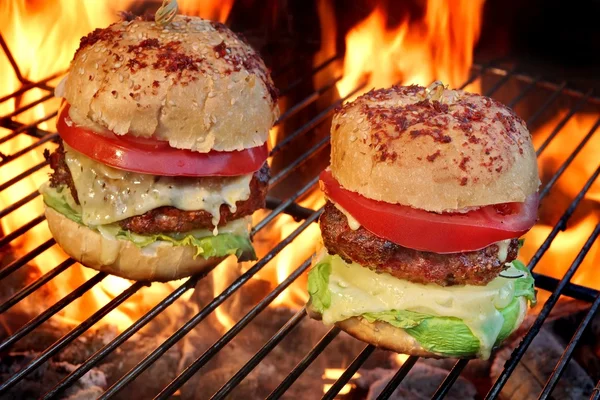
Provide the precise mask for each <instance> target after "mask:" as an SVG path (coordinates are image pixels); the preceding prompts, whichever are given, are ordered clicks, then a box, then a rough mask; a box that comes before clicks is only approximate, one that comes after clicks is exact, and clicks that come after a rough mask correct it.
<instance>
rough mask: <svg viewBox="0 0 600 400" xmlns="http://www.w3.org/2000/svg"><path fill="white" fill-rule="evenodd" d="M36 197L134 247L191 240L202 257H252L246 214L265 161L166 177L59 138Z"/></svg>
mask: <svg viewBox="0 0 600 400" xmlns="http://www.w3.org/2000/svg"><path fill="white" fill-rule="evenodd" d="M49 159H50V164H51V167H52V168H53V169H54V173H53V174H52V175H51V177H50V183H49V184H46V185H44V186H43V187H42V188H41V192H42V194H43V195H44V201H45V203H46V204H47V205H48V206H49V207H52V208H53V209H55V210H56V211H58V212H60V213H62V214H63V215H65V216H66V217H68V218H70V219H71V220H73V221H75V222H77V223H79V224H82V225H85V226H87V227H89V228H91V229H94V230H96V231H98V232H100V233H101V234H103V235H105V236H109V237H113V238H116V239H122V240H130V241H132V242H133V243H135V244H136V245H138V246H139V247H146V246H149V245H150V244H152V243H156V242H169V243H171V244H172V245H175V246H177V245H192V246H195V247H196V254H197V255H202V256H203V257H204V258H209V257H221V256H226V255H229V254H236V255H237V256H238V259H241V260H245V259H254V258H255V255H254V251H253V248H252V245H251V243H250V239H249V237H248V223H249V221H248V218H246V217H248V216H249V215H251V214H252V213H253V212H254V211H255V210H256V209H258V208H262V207H263V206H264V201H265V194H266V189H267V180H268V169H267V167H266V165H265V167H263V169H261V170H260V171H258V172H256V173H254V174H249V175H242V176H236V177H194V178H191V177H167V176H154V175H148V174H140V173H135V172H129V171H123V170H118V169H115V168H111V167H108V166H106V165H104V164H102V163H99V162H96V161H94V160H92V159H91V158H88V157H86V156H84V155H83V154H81V153H79V152H77V151H74V150H73V149H71V148H70V147H69V146H68V145H66V144H64V147H63V146H62V145H61V146H60V147H59V148H58V149H57V150H56V152H54V153H53V154H52V155H49Z"/></svg>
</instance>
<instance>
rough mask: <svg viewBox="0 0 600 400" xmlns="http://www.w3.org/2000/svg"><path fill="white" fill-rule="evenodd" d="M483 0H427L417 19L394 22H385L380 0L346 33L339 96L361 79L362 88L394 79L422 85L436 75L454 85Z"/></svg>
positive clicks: (468, 55)
mask: <svg viewBox="0 0 600 400" xmlns="http://www.w3.org/2000/svg"><path fill="white" fill-rule="evenodd" d="M483 3H484V1H483V0H475V1H470V0H460V1H455V2H445V1H434V0H429V1H427V3H426V6H425V14H424V16H423V18H422V19H418V20H412V19H405V20H404V21H402V23H400V25H398V26H397V27H394V28H390V27H388V23H389V21H388V18H387V15H388V12H387V11H388V10H387V9H386V7H385V6H384V5H382V4H383V3H380V4H379V5H378V6H377V7H376V8H375V9H374V10H373V12H371V14H370V15H369V16H368V17H367V18H366V19H365V20H363V21H362V22H360V23H359V24H357V25H356V26H355V27H354V28H352V29H351V30H350V32H349V33H348V34H347V35H346V55H345V58H344V69H343V70H344V78H343V79H342V80H341V81H340V82H338V84H337V88H338V92H339V94H340V96H342V97H344V96H346V95H348V94H349V93H350V92H352V90H353V89H355V88H356V87H357V86H358V85H359V84H360V83H361V82H363V80H364V79H368V84H367V86H366V88H367V90H368V89H371V88H381V87H388V86H391V85H393V84H395V83H398V82H401V83H402V84H420V85H424V86H427V85H429V84H430V83H431V82H433V81H434V80H436V79H439V80H442V81H443V82H444V83H446V84H449V85H450V86H451V87H457V86H459V85H460V84H461V83H462V82H464V81H465V80H466V78H467V76H468V73H469V69H470V67H471V64H472V61H473V47H474V46H475V43H476V42H477V39H478V38H479V30H480V26H481V18H482V16H481V15H482V8H483ZM386 4H387V3H386ZM390 4H391V3H390ZM469 89H470V90H471V91H478V90H477V88H469Z"/></svg>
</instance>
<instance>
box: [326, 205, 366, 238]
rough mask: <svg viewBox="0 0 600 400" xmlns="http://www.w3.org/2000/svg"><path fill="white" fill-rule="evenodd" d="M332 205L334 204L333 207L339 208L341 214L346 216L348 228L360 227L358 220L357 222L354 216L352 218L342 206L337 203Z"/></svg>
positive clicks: (355, 228)
mask: <svg viewBox="0 0 600 400" xmlns="http://www.w3.org/2000/svg"><path fill="white" fill-rule="evenodd" d="M333 205H334V206H335V208H337V209H338V210H340V212H341V213H342V214H344V215H345V216H346V219H347V220H348V226H349V227H350V229H352V230H353V231H355V230H357V229H358V228H360V222H358V221H357V220H356V218H354V217H353V216H352V215H351V214H350V213H349V212H348V211H346V209H345V208H344V207H342V206H340V205H339V204H338V203H333Z"/></svg>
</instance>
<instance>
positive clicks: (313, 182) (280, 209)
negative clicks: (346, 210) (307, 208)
mask: <svg viewBox="0 0 600 400" xmlns="http://www.w3.org/2000/svg"><path fill="white" fill-rule="evenodd" d="M318 181H319V177H318V176H316V177H314V178H313V179H311V180H310V181H309V182H308V183H307V184H306V185H304V186H303V187H302V188H301V189H300V190H298V191H297V192H296V193H294V195H293V196H291V197H290V198H288V199H287V200H286V201H283V202H281V203H280V204H279V205H278V206H277V207H276V208H275V209H274V210H273V211H271V213H269V215H267V216H266V217H265V218H263V219H262V220H261V221H260V222H259V223H257V224H256V226H255V227H253V228H252V230H251V231H250V236H254V235H256V234H257V233H258V232H259V231H260V230H261V229H263V228H264V227H265V226H267V224H269V223H270V222H271V221H273V219H275V217H277V216H278V215H279V214H281V213H282V212H283V210H285V209H286V208H287V207H289V206H290V205H292V203H294V201H296V199H298V197H300V196H302V195H303V194H304V193H306V192H308V191H309V190H310V189H311V188H312V187H313V186H315V185H316V184H317V182H318Z"/></svg>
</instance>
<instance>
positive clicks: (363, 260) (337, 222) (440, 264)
mask: <svg viewBox="0 0 600 400" xmlns="http://www.w3.org/2000/svg"><path fill="white" fill-rule="evenodd" d="M319 224H320V225H321V233H322V236H323V241H324V243H325V247H327V250H328V251H329V253H331V254H338V255H339V256H340V257H342V258H343V259H344V260H345V261H346V262H351V261H354V262H356V263H358V264H360V265H362V266H364V267H367V268H369V269H372V270H374V271H377V272H387V273H389V274H390V275H393V276H395V277H396V278H400V279H406V280H408V281H411V282H416V283H435V284H438V285H441V286H450V285H463V284H470V285H485V284H487V283H488V282H490V281H491V280H493V279H494V278H496V277H497V276H498V274H499V273H500V272H502V271H503V270H504V269H505V266H504V262H500V260H498V250H499V249H498V246H497V245H495V244H494V245H491V246H488V247H486V248H485V249H482V250H478V251H471V252H465V253H453V254H438V253H430V252H425V251H419V250H413V249H409V248H406V247H402V246H399V245H397V244H395V243H392V242H390V241H388V240H385V239H383V238H380V237H378V236H376V235H374V234H372V233H371V232H369V231H368V230H366V229H365V228H363V227H360V228H358V229H357V230H355V231H354V230H352V229H350V227H349V226H348V220H347V219H346V216H345V215H344V214H343V213H342V212H341V211H339V210H338V209H337V208H335V206H334V205H333V204H332V203H331V202H327V204H326V205H325V210H324V212H323V214H322V215H321V219H320V220H319ZM518 248H519V241H518V240H517V239H512V240H511V241H510V245H509V247H508V255H507V259H506V261H505V262H511V261H512V260H514V259H515V258H516V257H517V251H518Z"/></svg>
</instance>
